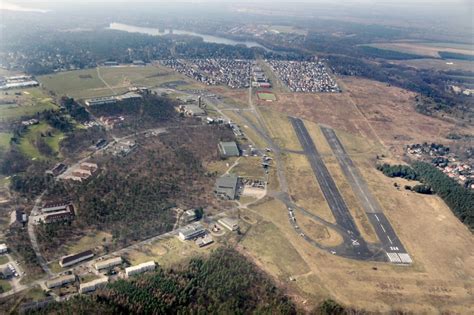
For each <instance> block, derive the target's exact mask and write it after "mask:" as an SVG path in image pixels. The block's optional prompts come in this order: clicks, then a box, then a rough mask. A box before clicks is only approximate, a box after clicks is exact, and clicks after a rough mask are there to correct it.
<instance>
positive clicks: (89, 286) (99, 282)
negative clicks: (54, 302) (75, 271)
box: [79, 277, 109, 294]
mask: <svg viewBox="0 0 474 315" xmlns="http://www.w3.org/2000/svg"><path fill="white" fill-rule="evenodd" d="M108 282H109V278H108V277H102V278H99V279H95V280H92V281H89V282H85V283H81V284H80V285H79V293H81V294H83V293H87V292H92V291H95V290H97V289H99V288H103V287H105V286H106V285H107V283H108Z"/></svg>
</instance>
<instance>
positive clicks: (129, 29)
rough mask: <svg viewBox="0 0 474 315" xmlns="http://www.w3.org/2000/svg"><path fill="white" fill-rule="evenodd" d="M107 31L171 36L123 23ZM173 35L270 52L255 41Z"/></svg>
mask: <svg viewBox="0 0 474 315" xmlns="http://www.w3.org/2000/svg"><path fill="white" fill-rule="evenodd" d="M107 29H109V30H116V31H125V32H129V33H143V34H148V35H154V36H164V35H169V34H170V30H169V29H165V30H164V31H162V32H160V30H159V29H157V28H151V27H141V26H133V25H129V24H122V23H110V25H109V27H108V28H107ZM173 34H174V35H190V36H197V37H201V38H202V39H203V41H204V42H206V43H216V44H225V45H233V46H235V45H245V46H246V47H249V48H251V47H260V48H263V49H265V50H267V51H269V49H268V48H266V47H264V46H262V45H260V44H259V43H257V42H254V41H243V40H233V39H229V38H225V37H219V36H212V35H206V34H200V33H194V32H189V31H182V30H173Z"/></svg>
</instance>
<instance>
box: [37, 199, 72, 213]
mask: <svg viewBox="0 0 474 315" xmlns="http://www.w3.org/2000/svg"><path fill="white" fill-rule="evenodd" d="M71 208H72V209H71ZM65 210H72V211H74V206H73V205H72V204H71V203H70V202H69V201H50V202H45V203H44V204H43V207H42V208H41V212H43V213H50V212H58V211H65Z"/></svg>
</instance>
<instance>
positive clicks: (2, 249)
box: [0, 244, 8, 254]
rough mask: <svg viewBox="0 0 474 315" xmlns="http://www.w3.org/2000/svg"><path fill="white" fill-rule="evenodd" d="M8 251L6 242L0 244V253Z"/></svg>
mask: <svg viewBox="0 0 474 315" xmlns="http://www.w3.org/2000/svg"><path fill="white" fill-rule="evenodd" d="M6 252H8V247H7V245H6V244H0V254H5V253H6Z"/></svg>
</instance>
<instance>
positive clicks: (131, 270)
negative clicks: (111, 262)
mask: <svg viewBox="0 0 474 315" xmlns="http://www.w3.org/2000/svg"><path fill="white" fill-rule="evenodd" d="M155 268H156V264H155V262H154V261H147V262H144V263H142V264H139V265H136V266H132V267H128V268H125V275H126V276H127V277H130V276H133V275H137V274H140V273H143V272H146V271H152V270H155Z"/></svg>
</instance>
